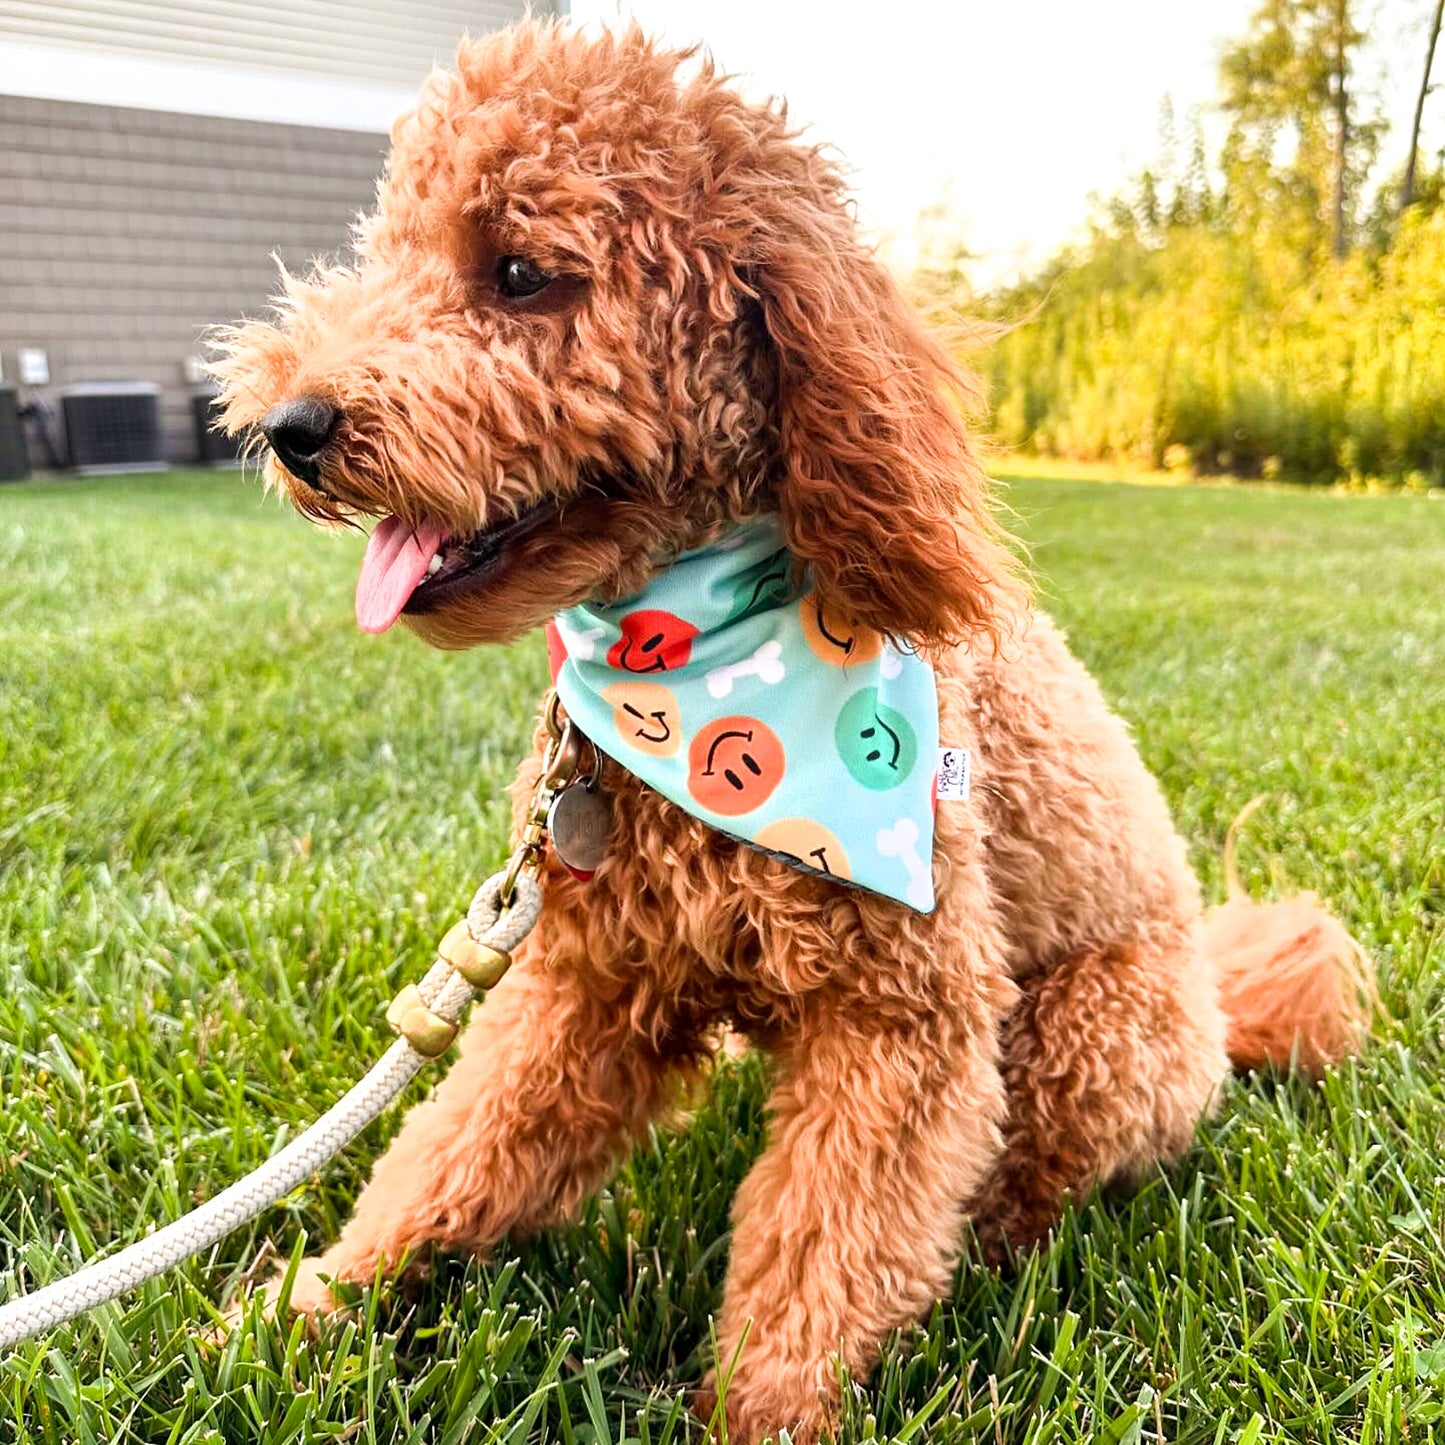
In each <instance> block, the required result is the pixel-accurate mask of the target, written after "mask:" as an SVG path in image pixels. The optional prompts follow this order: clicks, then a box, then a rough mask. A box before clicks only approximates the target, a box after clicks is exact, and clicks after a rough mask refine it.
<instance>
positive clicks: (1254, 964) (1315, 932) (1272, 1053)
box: [1204, 893, 1374, 1075]
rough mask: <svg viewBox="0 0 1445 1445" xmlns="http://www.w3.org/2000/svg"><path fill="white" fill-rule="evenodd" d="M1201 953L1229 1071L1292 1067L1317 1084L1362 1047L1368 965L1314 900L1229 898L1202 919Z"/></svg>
mask: <svg viewBox="0 0 1445 1445" xmlns="http://www.w3.org/2000/svg"><path fill="white" fill-rule="evenodd" d="M1204 951H1205V953H1206V954H1207V955H1208V957H1209V960H1210V962H1211V963H1213V965H1214V968H1215V972H1216V975H1217V977H1218V979H1219V998H1220V1003H1221V1004H1222V1005H1223V1007H1224V1013H1225V1017H1226V1018H1227V1019H1228V1020H1229V1031H1228V1034H1227V1036H1226V1039H1225V1042H1226V1046H1227V1047H1228V1049H1229V1058H1230V1062H1231V1063H1233V1065H1234V1067H1235V1068H1236V1069H1259V1068H1263V1067H1264V1066H1265V1065H1266V1064H1277V1065H1280V1066H1281V1067H1288V1065H1289V1063H1290V1061H1291V1059H1293V1060H1294V1061H1295V1062H1296V1063H1297V1064H1298V1065H1299V1067H1300V1068H1302V1069H1304V1070H1305V1071H1306V1072H1307V1073H1309V1074H1315V1075H1317V1074H1318V1073H1319V1072H1320V1070H1321V1069H1323V1068H1324V1066H1325V1065H1326V1064H1336V1063H1338V1062H1339V1061H1340V1060H1341V1059H1342V1058H1344V1057H1345V1055H1346V1054H1349V1053H1353V1052H1354V1050H1355V1049H1357V1048H1358V1047H1359V1045H1360V1042H1361V1040H1362V1039H1363V1037H1364V1034H1365V1031H1366V1029H1367V1027H1368V1025H1369V1018H1370V1013H1371V1011H1372V1001H1373V998H1374V980H1373V976H1372V973H1371V970H1370V965H1369V961H1368V959H1367V958H1366V957H1365V954H1364V951H1363V950H1362V949H1361V948H1360V946H1359V944H1357V943H1356V942H1355V940H1354V939H1353V938H1351V937H1350V935H1349V934H1348V933H1347V932H1346V931H1345V927H1344V925H1343V924H1342V923H1341V922H1340V921H1339V919H1337V918H1334V917H1332V916H1331V915H1330V914H1329V913H1328V912H1326V910H1325V908H1324V906H1323V905H1322V904H1321V903H1320V900H1319V899H1318V898H1317V897H1315V895H1314V894H1312V893H1302V894H1299V895H1298V896H1297V897H1294V898H1287V899H1285V900H1284V902H1282V903H1254V902H1251V901H1250V900H1249V899H1248V898H1245V897H1243V896H1242V895H1241V896H1236V897H1233V898H1231V899H1230V900H1229V902H1228V903H1225V904H1224V905H1223V906H1221V907H1219V908H1216V909H1215V910H1214V911H1213V912H1212V913H1211V914H1210V915H1209V916H1208V918H1207V919H1206V920H1205V924H1204Z"/></svg>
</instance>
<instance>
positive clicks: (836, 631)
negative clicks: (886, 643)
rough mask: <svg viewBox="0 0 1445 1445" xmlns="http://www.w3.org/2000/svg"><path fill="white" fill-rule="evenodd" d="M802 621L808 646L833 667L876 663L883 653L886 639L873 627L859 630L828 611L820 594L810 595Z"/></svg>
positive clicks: (804, 603) (800, 610) (801, 607)
mask: <svg viewBox="0 0 1445 1445" xmlns="http://www.w3.org/2000/svg"><path fill="white" fill-rule="evenodd" d="M798 620H799V622H801V623H802V625H803V636H804V637H805V638H807V640H808V646H809V647H811V648H812V649H813V652H814V653H815V654H816V655H817V656H818V657H820V658H822V660H823V661H824V662H826V663H827V664H828V666H829V667H848V666H850V665H851V664H853V663H858V662H872V661H873V659H874V658H875V657H877V656H878V654H879V653H880V652H882V651H883V638H882V636H881V635H880V634H878V633H876V632H874V631H873V629H872V628H871V627H858V626H856V625H855V624H853V623H851V622H849V621H848V620H847V619H846V618H844V617H840V616H839V615H838V614H837V613H836V612H835V611H834V610H833V609H832V608H831V607H825V606H824V605H823V601H822V599H821V598H820V597H819V596H818V594H817V593H816V592H810V593H808V595H807V596H806V597H805V598H803V600H802V602H801V603H800V604H799V607H798Z"/></svg>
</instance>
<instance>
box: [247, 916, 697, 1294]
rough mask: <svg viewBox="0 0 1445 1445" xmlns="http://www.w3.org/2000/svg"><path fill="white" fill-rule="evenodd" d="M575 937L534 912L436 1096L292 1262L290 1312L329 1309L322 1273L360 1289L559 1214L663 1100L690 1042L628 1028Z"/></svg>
mask: <svg viewBox="0 0 1445 1445" xmlns="http://www.w3.org/2000/svg"><path fill="white" fill-rule="evenodd" d="M539 935H540V936H539ZM559 935H561V936H559ZM583 942H584V941H583V939H582V938H581V937H580V934H579V932H578V930H576V929H575V928H574V927H571V926H567V925H565V924H563V923H561V921H559V920H558V919H556V918H555V917H549V916H548V914H546V913H544V915H543V918H542V921H541V923H540V924H539V927H538V933H537V935H534V938H533V939H532V940H529V942H528V945H527V946H524V948H523V949H522V950H521V951H520V956H519V957H518V960H517V963H516V964H515V966H514V967H513V969H512V972H511V973H510V974H508V976H507V977H506V978H505V979H503V981H502V982H501V984H500V985H498V987H497V988H496V989H495V990H494V991H493V992H492V993H491V994H490V995H488V997H487V999H486V1001H485V1003H483V1004H482V1005H481V1006H480V1007H479V1008H478V1009H477V1011H476V1013H475V1015H474V1020H473V1022H472V1023H471V1025H470V1026H469V1027H468V1029H467V1031H466V1033H465V1034H464V1035H463V1038H462V1042H461V1052H460V1057H458V1058H457V1060H456V1061H455V1062H454V1063H453V1064H452V1066H451V1069H450V1071H449V1072H448V1074H447V1075H446V1077H445V1078H444V1079H443V1080H442V1081H441V1083H440V1084H439V1085H438V1087H437V1089H436V1092H435V1094H434V1095H433V1096H432V1098H431V1099H429V1100H428V1101H427V1102H426V1103H423V1104H419V1105H418V1106H417V1107H416V1108H414V1109H413V1110H412V1111H411V1112H410V1113H409V1114H408V1115H407V1117H406V1121H405V1122H404V1123H403V1125H402V1128H401V1131H400V1133H399V1134H398V1135H397V1137H396V1139H395V1141H394V1142H393V1143H392V1145H391V1147H390V1148H389V1149H388V1150H387V1152H386V1153H385V1154H384V1155H383V1157H382V1158H381V1160H380V1161H379V1162H378V1164H377V1165H376V1168H375V1170H374V1172H373V1174H372V1176H371V1180H370V1182H369V1183H368V1184H367V1186H366V1188H365V1190H364V1191H363V1192H362V1194H361V1197H360V1199H359V1200H358V1201H357V1206H356V1213H355V1215H354V1216H353V1217H352V1219H351V1222H350V1223H349V1224H347V1226H346V1227H345V1229H343V1230H342V1232H341V1235H340V1237H339V1238H338V1239H337V1241H336V1243H335V1244H334V1245H333V1246H332V1247H331V1248H330V1249H329V1250H327V1251H326V1253H325V1254H323V1255H321V1256H320V1257H319V1258H315V1259H308V1260H307V1261H305V1262H304V1264H303V1266H302V1269H301V1273H300V1275H299V1276H298V1278H297V1279H296V1281H295V1284H294V1287H293V1290H292V1294H291V1307H292V1308H293V1309H296V1310H299V1311H306V1312H315V1313H320V1312H324V1311H325V1310H327V1309H329V1308H330V1307H331V1305H332V1297H331V1293H330V1290H329V1288H328V1286H327V1284H326V1283H325V1281H326V1280H328V1279H329V1280H335V1281H340V1282H361V1283H367V1282H370V1280H371V1279H372V1278H373V1276H374V1275H375V1273H376V1270H377V1268H378V1265H380V1266H381V1267H382V1268H383V1269H387V1268H394V1267H396V1266H397V1265H399V1264H400V1263H401V1262H402V1261H403V1260H418V1259H421V1260H424V1259H425V1255H426V1253H427V1251H429V1250H430V1249H431V1248H434V1247H438V1248H442V1249H458V1250H464V1251H476V1250H483V1249H485V1248H487V1247H488V1246H490V1245H492V1244H494V1243H496V1241H497V1240H498V1239H500V1238H501V1237H502V1236H503V1235H504V1234H506V1233H508V1232H509V1231H514V1230H527V1229H530V1228H533V1227H536V1226H539V1225H542V1224H546V1223H548V1222H551V1221H554V1220H558V1219H561V1218H563V1217H565V1216H566V1215H568V1214H569V1213H570V1212H571V1211H573V1210H574V1209H575V1208H576V1207H577V1205H578V1204H579V1203H580V1202H581V1201H582V1200H583V1199H584V1198H585V1197H586V1196H587V1195H588V1194H589V1193H590V1192H591V1191H592V1190H594V1189H595V1188H596V1187H597V1186H598V1185H599V1184H600V1183H601V1182H602V1180H603V1178H604V1177H605V1175H606V1173H607V1171H608V1169H609V1168H610V1167H611V1166H612V1165H613V1164H614V1163H615V1162H616V1160H617V1159H618V1157H619V1156H620V1155H621V1154H622V1153H623V1152H624V1151H625V1150H626V1149H627V1147H628V1146H629V1145H630V1144H631V1143H632V1142H633V1141H634V1139H635V1138H636V1136H637V1135H638V1133H639V1132H640V1131H641V1129H642V1128H643V1127H644V1126H645V1124H646V1122H647V1120H648V1119H649V1118H650V1117H651V1116H652V1114H653V1113H654V1111H655V1110H656V1109H657V1108H658V1107H659V1106H660V1105H661V1104H662V1103H663V1102H664V1101H665V1100H666V1099H667V1098H669V1097H670V1095H671V1091H672V1090H673V1089H675V1087H676V1082H677V1080H676V1071H677V1068H678V1066H680V1065H684V1064H688V1063H692V1062H695V1061H696V1059H697V1058H699V1057H700V1056H701V1046H700V1045H698V1044H697V1043H696V1040H695V1039H694V1040H691V1041H690V1042H684V1041H683V1040H682V1039H681V1038H680V1037H679V1036H678V1035H676V1034H675V1033H673V1034H669V1033H668V1032H667V1031H666V1030H665V1029H658V1030H656V1031H653V1030H650V1029H643V1030H642V1031H639V1025H638V1022H637V1019H636V1017H635V1015H634V1012H633V1009H632V1003H633V1000H632V999H631V997H630V996H629V995H626V994H622V995H619V990H618V987H617V985H616V983H615V982H614V983H613V984H612V985H611V986H610V987H608V986H606V985H605V984H604V983H603V982H601V980H600V979H599V972H600V971H598V970H596V969H595V968H594V967H592V965H595V964H596V962H597V961H596V960H595V959H589V958H585V957H582V956H580V953H581V949H582V947H583ZM619 972H620V971H619V970H612V971H611V976H612V978H613V979H614V980H615V978H616V977H617V976H618V973H619ZM659 1040H660V1042H659ZM277 1288H278V1282H276V1281H273V1283H272V1285H271V1287H270V1292H271V1293H272V1294H273V1295H274V1293H275V1291H276V1289H277Z"/></svg>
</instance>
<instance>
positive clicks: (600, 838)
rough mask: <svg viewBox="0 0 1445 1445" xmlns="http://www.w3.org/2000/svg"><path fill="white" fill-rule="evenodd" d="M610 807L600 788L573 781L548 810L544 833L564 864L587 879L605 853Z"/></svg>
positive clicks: (609, 822) (610, 829)
mask: <svg viewBox="0 0 1445 1445" xmlns="http://www.w3.org/2000/svg"><path fill="white" fill-rule="evenodd" d="M611 831H612V809H611V807H610V806H609V805H608V802H607V799H606V798H605V797H603V795H602V792H601V790H600V789H596V790H593V789H589V788H587V787H586V786H585V785H584V784H581V783H574V784H573V785H572V786H571V787H570V788H563V789H562V791H561V792H560V793H558V794H557V796H556V797H555V798H553V799H552V806H551V807H550V808H548V809H547V832H548V833H549V834H551V837H552V847H553V848H554V849H555V850H556V852H557V859H558V861H559V862H560V863H562V864H563V866H564V867H566V868H567V869H569V870H570V871H571V872H572V873H575V874H577V875H578V876H579V877H583V878H590V877H591V876H592V874H594V873H595V872H596V871H597V869H598V867H599V866H600V865H601V862H602V860H603V859H604V858H605V857H606V856H607V836H608V834H609V833H611Z"/></svg>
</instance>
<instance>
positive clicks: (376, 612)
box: [356, 501, 557, 632]
mask: <svg viewBox="0 0 1445 1445" xmlns="http://www.w3.org/2000/svg"><path fill="white" fill-rule="evenodd" d="M556 511H557V506H556V503H555V502H553V501H544V502H538V503H537V504H536V505H534V506H531V507H528V508H527V509H526V510H525V511H523V512H522V513H521V514H520V515H518V516H516V517H513V518H509V519H508V520H506V521H503V522H499V523H498V524H497V525H496V526H495V527H490V528H485V529H483V530H482V531H480V532H477V533H474V534H473V535H472V536H470V537H453V536H450V535H449V534H448V533H447V532H446V531H445V530H444V529H443V528H441V527H438V526H423V527H418V528H412V527H410V526H408V525H407V523H405V522H403V521H402V520H401V518H400V517H383V518H382V519H381V521H379V522H378V523H377V524H376V527H375V529H374V530H373V531H372V534H371V538H370V540H369V541H368V542H367V544H366V556H365V557H364V558H363V559H362V563H361V574H360V576H358V577H357V579H356V621H357V625H358V626H359V627H360V628H361V630H362V631H363V632H385V631H386V630H387V628H389V627H390V626H391V625H392V624H393V623H394V622H395V621H396V619H397V618H398V617H400V616H401V614H402V613H403V612H410V613H426V612H433V611H435V610H436V609H437V608H439V607H444V606H445V605H446V604H447V603H448V602H452V601H455V600H456V599H457V598H459V597H461V596H463V595H465V594H466V593H467V592H470V591H472V590H473V589H474V588H475V587H477V586H478V585H480V584H481V583H483V582H486V581H489V580H491V578H492V576H493V574H495V573H497V572H498V571H500V570H501V569H502V567H504V566H505V565H506V561H507V554H508V552H509V550H510V548H511V547H512V545H513V544H514V543H515V542H517V541H518V540H519V539H520V538H521V537H524V536H526V535H527V534H528V533H529V532H533V531H535V530H536V529H537V527H539V526H540V525H541V524H542V523H543V522H545V521H546V520H548V519H549V518H550V517H552V516H555V515H556Z"/></svg>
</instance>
